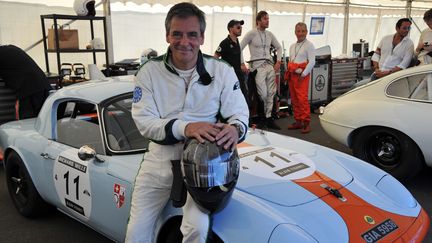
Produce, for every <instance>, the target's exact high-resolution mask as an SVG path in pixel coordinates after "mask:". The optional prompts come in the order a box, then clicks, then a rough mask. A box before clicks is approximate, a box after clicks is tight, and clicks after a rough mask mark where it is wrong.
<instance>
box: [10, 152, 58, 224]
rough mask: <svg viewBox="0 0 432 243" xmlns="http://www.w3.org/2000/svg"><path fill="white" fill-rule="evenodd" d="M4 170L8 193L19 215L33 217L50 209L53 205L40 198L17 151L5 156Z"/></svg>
mask: <svg viewBox="0 0 432 243" xmlns="http://www.w3.org/2000/svg"><path fill="white" fill-rule="evenodd" d="M5 172H6V184H7V188H8V191H9V195H10V197H11V199H12V202H13V204H14V205H15V207H16V209H17V210H18V212H19V213H20V214H21V215H23V216H25V217H29V218H35V217H39V216H42V215H45V214H47V213H48V212H50V211H51V209H52V208H53V207H52V206H51V205H49V204H47V203H46V202H45V201H44V200H43V199H42V198H41V196H40V195H39V193H38V191H37V190H36V188H35V186H34V184H33V181H32V179H31V177H30V174H29V173H28V171H27V168H26V167H25V165H24V163H23V161H22V160H21V158H20V157H19V155H18V154H17V153H15V152H11V153H10V154H9V155H8V156H7V159H6V168H5Z"/></svg>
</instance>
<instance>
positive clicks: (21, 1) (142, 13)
mask: <svg viewBox="0 0 432 243" xmlns="http://www.w3.org/2000/svg"><path fill="white" fill-rule="evenodd" d="M96 2H97V3H99V2H100V1H96ZM177 2H178V1H171V0H104V1H103V3H104V5H105V8H103V7H102V5H100V6H99V7H98V14H97V15H98V16H100V15H106V16H108V20H109V23H110V24H109V26H110V28H109V29H111V31H112V32H111V33H112V34H110V36H111V38H110V40H111V42H112V43H110V45H111V46H112V51H111V54H113V55H112V60H113V61H119V60H122V59H125V58H134V57H136V58H138V57H139V55H140V53H141V51H142V50H144V49H147V48H153V49H155V50H157V51H158V52H159V53H162V52H164V51H165V49H166V47H167V44H166V42H165V30H164V19H165V16H166V12H167V11H168V9H169V8H170V7H171V6H172V4H175V3H177ZM189 2H193V3H195V4H196V5H198V6H199V7H200V8H201V9H203V11H204V12H206V15H207V30H206V39H205V43H204V45H203V47H202V50H203V52H205V53H208V54H212V53H213V52H214V51H215V49H216V48H217V45H218V44H219V42H220V41H221V40H222V39H223V38H225V37H226V35H227V30H226V24H227V22H228V21H229V20H230V19H243V20H245V25H244V28H243V31H244V32H246V31H248V30H250V29H252V28H253V27H254V13H255V12H256V11H259V10H266V11H267V12H269V13H270V28H269V30H270V31H272V32H273V33H274V34H275V35H276V37H277V38H278V40H279V41H280V42H283V43H284V44H285V47H286V48H287V46H289V45H290V44H291V43H293V42H294V41H295V36H294V30H293V29H294V25H295V24H296V23H297V22H300V21H302V22H305V23H306V24H307V25H308V26H309V28H310V24H311V20H312V19H313V18H316V17H319V18H324V29H323V33H322V34H317V35H309V36H308V39H310V40H311V41H312V42H313V43H314V44H315V46H316V47H320V46H324V45H330V46H331V48H332V55H333V56H338V55H341V54H346V53H351V50H352V48H351V47H352V44H353V43H357V42H359V41H360V39H363V40H366V41H367V42H369V50H373V49H374V48H375V46H376V45H377V44H378V42H379V40H380V39H381V37H382V36H384V35H387V34H391V33H394V31H395V29H394V28H395V23H396V21H397V20H398V19H399V18H402V17H406V16H411V17H412V18H413V20H414V22H415V23H416V25H418V27H419V29H424V28H426V25H425V23H424V22H423V20H422V17H423V14H424V11H426V10H427V9H430V8H432V0H423V1H416V0H413V1H411V0H408V1H405V0H316V1H314V0H289V1H288V0H218V1H215V0H193V1H189ZM72 5H73V0H15V1H5V0H0V43H2V44H15V45H17V46H19V47H21V48H23V49H26V48H28V47H29V46H32V44H34V43H35V42H37V41H38V40H40V39H41V38H42V34H41V33H42V31H41V23H40V15H42V14H54V13H55V14H72V15H73V14H75V13H74V12H73V9H72V8H71V7H72ZM107 6H108V7H107ZM109 10H110V11H109ZM71 27H72V28H77V29H79V31H80V46H85V45H86V44H88V42H89V40H88V39H86V38H85V36H86V35H85V33H86V32H85V31H86V29H88V27H87V26H84V25H83V24H80V23H76V24H75V23H74V24H73V25H72V26H71ZM149 33H151V35H149ZM98 35H99V36H101V35H102V33H100V31H99V33H96V36H98ZM419 35H420V32H419V30H417V28H413V29H412V31H411V33H410V37H411V39H412V40H413V41H414V42H415V43H417V41H418V38H419ZM240 39H241V38H240ZM28 53H29V54H30V55H31V56H32V57H33V58H34V59H35V60H36V61H37V63H38V64H39V65H40V66H41V67H45V60H44V54H43V47H42V45H41V44H39V45H37V46H35V47H34V48H32V49H31V50H29V51H28ZM245 57H246V58H247V57H248V51H245ZM77 58H81V59H80V62H83V63H91V62H92V60H91V59H90V58H88V57H86V56H84V57H81V56H80V57H77V56H76V55H69V56H66V57H65V59H64V60H63V57H62V62H76V59H77ZM86 58H88V59H86ZM51 59H55V58H54V57H53V58H50V63H51V61H52V64H50V66H51V65H53V66H55V62H54V61H55V60H51ZM83 59H84V60H83ZM98 60H99V58H98ZM100 60H103V57H101V58H100ZM98 64H99V63H98Z"/></svg>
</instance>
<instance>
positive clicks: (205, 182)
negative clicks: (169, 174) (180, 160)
mask: <svg viewBox="0 0 432 243" xmlns="http://www.w3.org/2000/svg"><path fill="white" fill-rule="evenodd" d="M230 157H232V156H230ZM238 173H239V168H238V163H236V162H233V161H232V160H231V158H225V159H224V160H220V158H218V159H213V160H211V161H207V162H206V163H184V164H183V174H184V175H185V180H186V183H187V184H188V185H189V186H191V187H214V186H221V185H225V184H228V183H230V182H231V181H233V180H235V179H237V177H238Z"/></svg>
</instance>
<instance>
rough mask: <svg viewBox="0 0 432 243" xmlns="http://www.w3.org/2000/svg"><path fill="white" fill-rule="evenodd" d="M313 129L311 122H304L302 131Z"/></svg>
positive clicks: (307, 131)
mask: <svg viewBox="0 0 432 243" xmlns="http://www.w3.org/2000/svg"><path fill="white" fill-rule="evenodd" d="M310 131H311V127H310V122H304V123H303V128H302V131H301V133H303V134H305V133H309V132H310Z"/></svg>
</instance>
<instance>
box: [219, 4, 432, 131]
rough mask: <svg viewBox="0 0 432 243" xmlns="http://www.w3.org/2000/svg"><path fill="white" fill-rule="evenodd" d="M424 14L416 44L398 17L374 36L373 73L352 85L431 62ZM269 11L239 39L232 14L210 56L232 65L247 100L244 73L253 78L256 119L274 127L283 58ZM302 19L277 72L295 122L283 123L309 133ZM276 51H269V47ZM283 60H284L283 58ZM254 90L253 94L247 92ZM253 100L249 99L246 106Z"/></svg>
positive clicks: (428, 18)
mask: <svg viewBox="0 0 432 243" xmlns="http://www.w3.org/2000/svg"><path fill="white" fill-rule="evenodd" d="M423 20H424V21H425V23H426V25H427V26H428V27H427V28H426V29H424V30H423V31H422V32H421V36H420V39H419V41H418V44H417V48H415V49H414V42H413V41H412V40H411V39H410V37H409V32H410V30H411V25H412V20H411V19H410V18H401V19H399V20H398V21H397V23H396V25H395V30H396V32H395V33H394V34H391V35H387V36H384V37H383V38H382V39H381V41H380V42H379V44H378V46H377V48H376V50H375V51H374V54H373V56H372V57H371V63H372V65H371V67H372V71H373V73H372V75H371V78H370V79H367V80H364V81H362V82H359V83H358V84H356V85H355V86H354V87H357V86H360V85H362V84H364V83H366V82H369V81H373V80H376V79H378V78H381V77H384V76H387V75H389V74H391V73H394V72H397V71H399V70H402V69H406V68H408V67H411V66H415V65H423V64H429V63H431V62H432V9H430V10H427V11H426V12H425V13H424V17H423ZM269 22H270V21H269V15H268V13H267V12H265V11H260V12H258V14H257V16H256V27H255V29H252V30H250V31H249V32H248V33H247V34H246V35H245V36H244V38H243V40H242V41H241V43H239V40H238V37H239V36H240V35H241V33H242V25H243V24H244V21H243V20H240V21H239V20H231V21H230V22H229V23H228V31H229V35H228V37H227V38H226V39H224V40H223V41H222V42H221V43H220V45H219V47H218V48H217V50H216V52H215V54H214V56H215V57H216V58H222V59H223V60H225V61H227V62H228V63H229V64H230V65H232V66H233V68H234V70H235V72H236V74H237V77H238V78H239V80H240V83H241V87H242V91H243V94H244V95H245V98H246V101H248V103H249V101H250V100H251V99H250V96H251V94H250V93H248V92H250V91H252V92H253V91H254V90H250V89H249V87H248V82H247V80H248V79H247V78H245V75H249V79H251V77H252V80H254V84H255V86H256V94H255V95H256V96H257V97H258V98H259V102H260V104H261V106H259V105H258V107H257V109H258V110H257V114H256V115H257V116H258V119H257V120H256V123H257V124H256V125H257V127H259V128H269V129H275V130H279V129H280V127H279V126H278V125H277V124H276V123H275V122H274V117H275V116H274V110H275V99H274V97H275V95H276V76H277V73H278V72H279V70H280V65H281V60H282V48H281V45H280V44H279V42H278V41H277V38H276V37H275V35H274V34H273V33H272V32H270V31H268V30H266V29H267V28H268V27H269ZM307 33H308V29H307V25H306V24H305V23H303V22H299V23H297V24H296V25H295V30H294V34H295V35H296V37H297V41H296V42H295V43H293V44H292V45H291V46H290V49H289V56H288V60H287V62H286V63H287V66H286V69H285V70H286V71H285V73H282V74H281V75H280V76H281V78H280V80H279V81H280V82H285V83H287V84H288V90H289V94H290V99H291V107H292V110H293V116H294V123H292V124H290V125H288V127H287V128H288V129H290V130H291V129H301V132H302V133H309V132H310V131H311V127H310V104H309V101H308V89H309V83H310V78H311V77H310V76H311V72H312V69H313V67H314V65H315V47H314V45H313V44H312V42H311V41H309V40H307V38H306V36H307ZM246 46H249V51H250V60H249V61H248V63H249V68H247V67H246V64H245V61H244V59H243V54H242V50H243V49H244V48H245V47H246ZM272 48H273V49H275V50H276V51H275V54H274V56H273V57H272V56H271V49H272ZM284 63H285V62H284ZM252 95H254V94H252ZM251 106H252V105H251V104H249V107H251Z"/></svg>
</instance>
